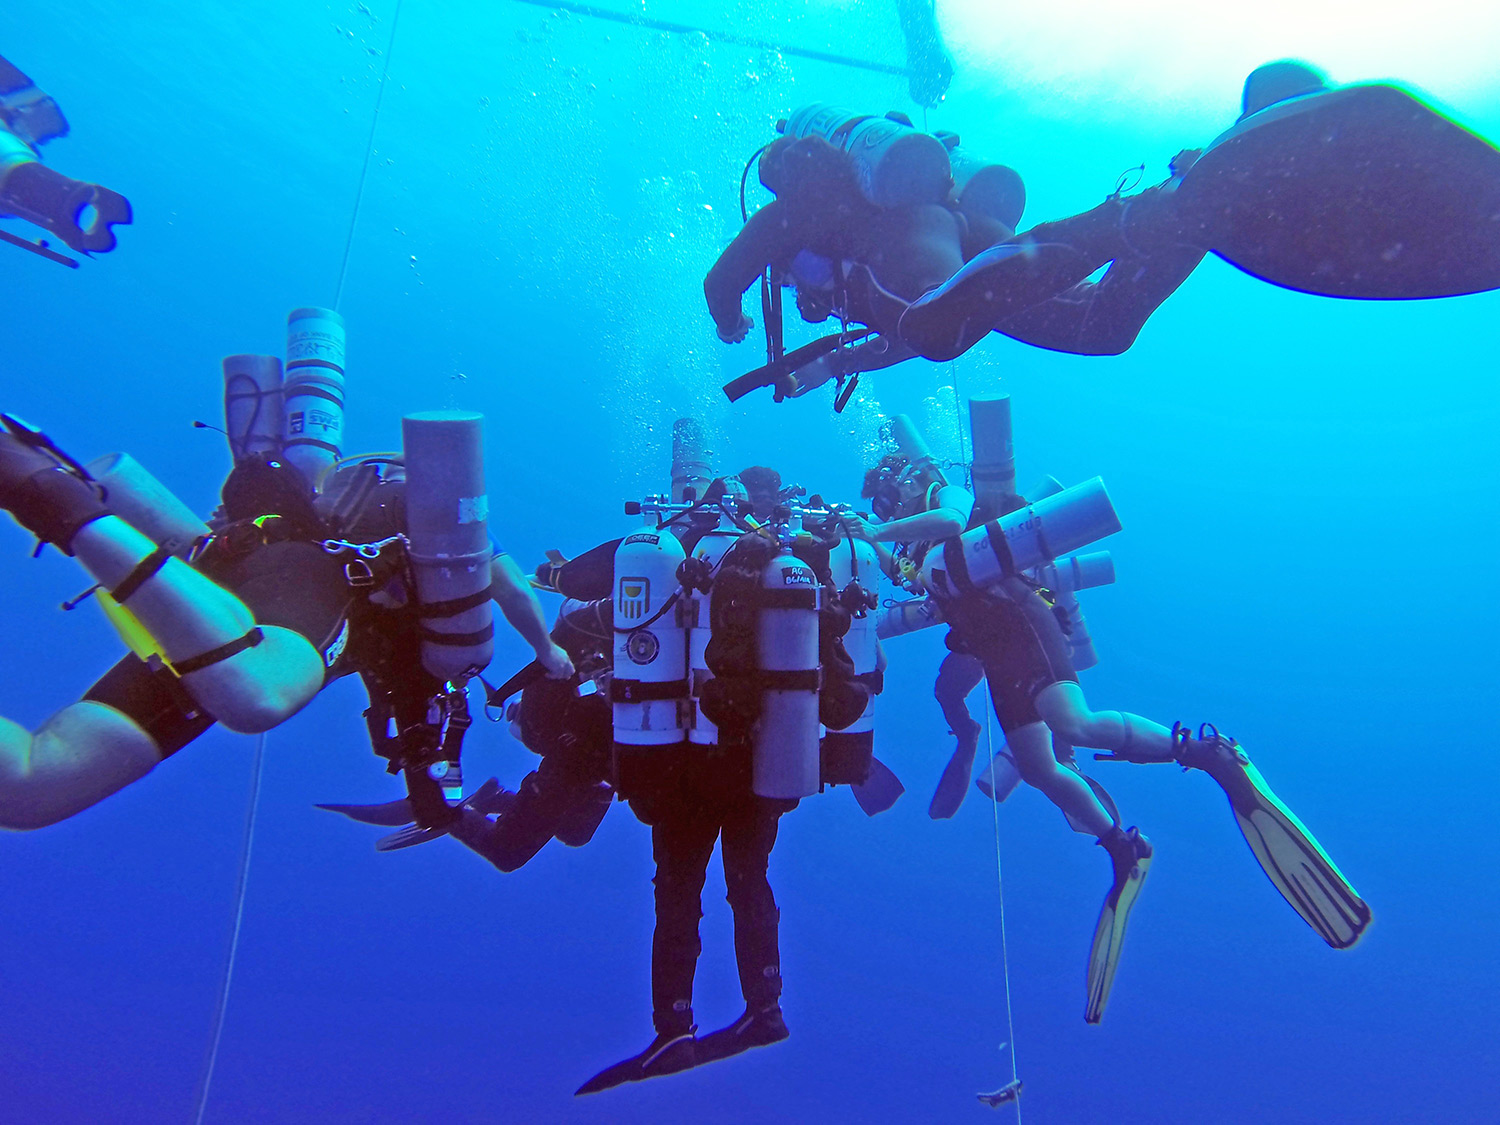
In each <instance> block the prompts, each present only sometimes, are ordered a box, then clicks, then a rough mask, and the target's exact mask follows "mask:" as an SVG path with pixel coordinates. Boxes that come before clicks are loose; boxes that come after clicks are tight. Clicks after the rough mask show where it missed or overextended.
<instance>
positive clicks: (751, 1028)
mask: <svg viewBox="0 0 1500 1125" xmlns="http://www.w3.org/2000/svg"><path fill="white" fill-rule="evenodd" d="M790 1034H791V1032H789V1031H787V1029H786V1020H785V1019H784V1018H782V1015H781V1005H780V1004H772V1005H771V1006H770V1007H769V1008H763V1009H762V1010H760V1011H758V1012H752V1011H751V1010H750V1009H749V1008H746V1009H745V1012H744V1014H743V1015H742V1016H740V1018H739V1019H737V1020H735V1021H734V1022H733V1023H732V1024H730V1025H729V1026H728V1027H721V1028H720V1029H719V1030H718V1031H713V1032H710V1033H709V1034H707V1035H705V1036H703V1037H702V1038H701V1039H699V1040H698V1043H697V1048H696V1049H697V1055H698V1061H697V1063H696V1064H695V1065H697V1066H702V1065H703V1064H704V1063H711V1062H718V1061H719V1060H720V1059H728V1058H733V1057H734V1056H735V1055H742V1054H744V1053H745V1052H746V1051H748V1050H750V1049H751V1048H752V1047H768V1046H770V1045H771V1044H772V1043H780V1042H781V1041H782V1040H783V1039H785V1038H787V1036H788V1035H790Z"/></svg>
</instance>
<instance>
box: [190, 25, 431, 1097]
mask: <svg viewBox="0 0 1500 1125" xmlns="http://www.w3.org/2000/svg"><path fill="white" fill-rule="evenodd" d="M404 2H405V0H396V10H395V12H394V13H393V14H392V16H391V35H390V39H389V40H388V41H387V42H386V45H385V65H384V66H383V67H382V68H381V71H380V86H379V87H378V88H377V90H376V93H375V112H374V113H373V114H371V115H370V135H369V137H368V138H367V139H366V141H365V160H364V165H363V166H362V167H361V168H360V170H359V186H358V187H357V188H356V189H355V192H354V208H353V210H352V211H351V212H350V213H349V234H348V236H347V237H346V238H345V239H344V255H343V258H342V259H341V260H340V262H339V283H338V288H337V290H336V291H335V293H334V298H333V308H334V311H335V312H337V311H338V307H339V302H341V301H342V300H343V299H344V279H345V278H346V277H347V276H348V274H349V251H350V250H351V249H352V247H353V246H354V229H355V227H356V226H357V225H358V223H359V207H360V204H361V203H362V202H363V201H364V197H365V179H366V177H367V176H368V175H369V172H370V157H371V155H372V154H373V153H374V151H375V128H376V126H377V125H379V123H380V106H381V103H382V102H383V101H384V99H385V84H386V80H387V79H388V78H389V77H390V73H391V52H392V51H393V50H395V47H396V28H397V26H398V25H399V24H400V22H401V6H402V4H403V3H404ZM258 406H259V404H258V403H257V407H258ZM265 756H266V735H265V733H264V732H263V733H262V734H261V735H260V736H259V737H258V738H256V740H255V761H254V763H253V764H252V766H251V768H250V809H249V812H248V813H247V815H246V817H245V842H244V845H243V846H242V847H241V849H240V872H239V879H238V884H237V886H236V887H235V893H234V928H233V929H232V930H231V931H230V937H229V956H228V958H227V959H226V961H225V963H224V980H223V982H222V983H221V984H220V985H219V1006H218V1009H217V1010H216V1011H215V1012H214V1025H213V1031H212V1032H210V1035H209V1048H208V1059H207V1061H206V1062H205V1063H204V1067H203V1081H202V1082H201V1083H200V1084H199V1091H198V1109H197V1112H196V1113H195V1114H194V1117H193V1121H194V1125H203V1115H204V1113H205V1112H207V1110H208V1095H209V1091H210V1089H211V1088H212V1086H213V1080H214V1066H215V1065H216V1064H217V1063H218V1061H219V1043H220V1041H221V1040H222V1039H223V1036H224V1017H225V1015H226V1014H227V1013H228V1011H229V990H230V987H231V986H232V985H233V983H234V965H235V960H236V959H237V957H238V955H239V951H240V929H241V927H242V926H243V924H244V921H245V887H246V884H247V883H248V882H249V876H250V853H251V850H252V848H253V846H254V843H255V816H256V813H257V812H258V811H259V809H260V787H261V778H262V775H263V774H264V766H265Z"/></svg>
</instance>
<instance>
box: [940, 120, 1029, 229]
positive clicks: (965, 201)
mask: <svg viewBox="0 0 1500 1125" xmlns="http://www.w3.org/2000/svg"><path fill="white" fill-rule="evenodd" d="M933 135H934V136H936V137H937V139H938V140H940V141H942V142H943V145H944V147H946V148H947V150H948V164H949V166H950V167H952V169H953V194H952V195H951V197H950V202H951V203H953V204H954V205H955V206H956V207H957V208H958V209H959V210H960V211H963V212H965V213H966V214H970V215H983V216H985V217H986V218H990V219H994V220H995V221H996V222H997V223H999V224H1001V225H1002V226H1004V227H1006V228H1007V229H1008V230H1011V231H1014V230H1015V229H1016V227H1017V226H1018V225H1019V223H1020V222H1021V216H1022V214H1024V213H1025V211H1026V184H1025V182H1024V181H1023V180H1022V179H1021V173H1019V172H1017V171H1016V170H1015V169H1014V168H1010V167H1007V166H1006V165H1004V164H989V163H987V162H986V161H984V160H983V159H981V158H980V157H977V156H975V155H974V154H973V153H971V152H966V151H965V150H964V149H963V148H961V147H959V144H960V142H959V139H958V134H957V133H948V132H938V133H935V134H933Z"/></svg>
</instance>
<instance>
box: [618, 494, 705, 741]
mask: <svg viewBox="0 0 1500 1125" xmlns="http://www.w3.org/2000/svg"><path fill="white" fill-rule="evenodd" d="M685 557H686V555H685V554H684V552H683V550H682V544H681V543H680V542H678V540H677V537H676V536H675V535H673V534H672V533H671V532H670V531H667V530H664V529H659V528H658V527H657V526H656V524H655V523H654V522H652V523H648V524H647V525H646V526H644V527H642V528H641V529H640V530H639V531H637V532H635V533H634V534H633V535H627V536H626V537H625V538H624V539H623V540H621V542H620V545H619V546H618V547H616V548H615V594H614V631H615V637H614V649H613V651H614V678H613V680H612V681H611V683H610V699H611V701H612V703H613V716H614V740H615V741H616V742H619V743H623V744H625V745H627V746H674V745H677V744H679V743H681V742H682V741H683V734H684V729H685V718H686V716H685V714H684V712H685V710H686V701H687V697H688V679H687V675H688V668H687V630H686V629H685V628H684V627H683V624H682V619H681V617H680V616H679V607H680V605H681V597H682V595H681V586H680V585H679V583H678V578H677V571H678V568H679V567H680V566H681V565H682V562H683V559H684V558H685Z"/></svg>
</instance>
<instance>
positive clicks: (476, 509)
mask: <svg viewBox="0 0 1500 1125" xmlns="http://www.w3.org/2000/svg"><path fill="white" fill-rule="evenodd" d="M489 518H490V496H489V493H487V492H486V493H481V494H480V495H478V496H460V497H459V498H458V522H459V523H483V522H484V521H485V520H487V519H489Z"/></svg>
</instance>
